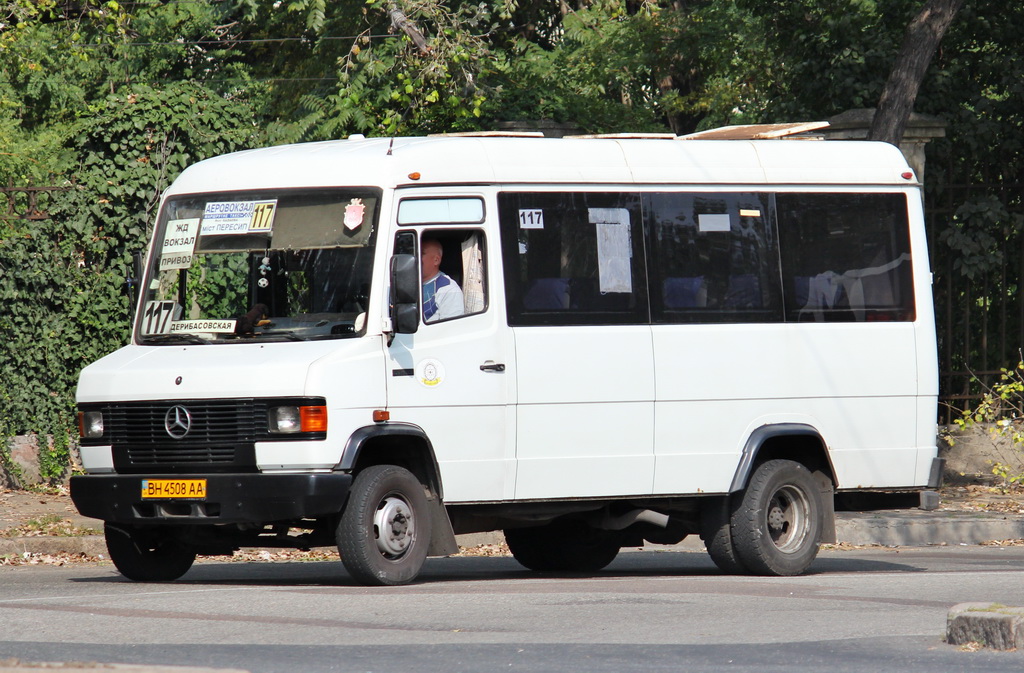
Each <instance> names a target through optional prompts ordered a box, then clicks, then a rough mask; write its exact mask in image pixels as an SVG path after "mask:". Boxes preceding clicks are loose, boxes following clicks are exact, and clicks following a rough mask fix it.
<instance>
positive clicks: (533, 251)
mask: <svg viewBox="0 0 1024 673" xmlns="http://www.w3.org/2000/svg"><path fill="white" fill-rule="evenodd" d="M498 206H499V217H500V220H501V244H502V256H503V262H504V271H505V290H506V293H507V301H506V305H507V307H508V321H509V324H510V325H513V326H520V325H617V324H646V323H647V322H648V321H649V313H648V307H647V285H646V269H645V263H644V245H643V233H642V223H641V218H640V195H639V194H616V193H608V192H504V193H502V194H499V195H498Z"/></svg>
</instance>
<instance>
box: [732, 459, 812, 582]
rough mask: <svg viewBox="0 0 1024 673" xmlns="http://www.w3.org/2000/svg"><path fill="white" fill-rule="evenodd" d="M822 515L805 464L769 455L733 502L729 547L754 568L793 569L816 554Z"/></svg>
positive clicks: (791, 572) (758, 571) (774, 572)
mask: <svg viewBox="0 0 1024 673" xmlns="http://www.w3.org/2000/svg"><path fill="white" fill-rule="evenodd" d="M821 515H822V507H821V496H820V495H819V487H818V485H817V483H816V482H815V481H814V477H813V476H812V475H811V473H810V472H809V471H808V470H807V468H806V467H804V466H803V465H801V464H800V463H796V462H793V461H791V460H769V461H768V462H766V463H764V464H762V465H761V466H759V467H758V468H757V469H756V470H755V471H754V474H753V476H752V477H751V478H750V483H749V485H748V486H747V488H746V490H745V491H744V492H743V497H742V499H741V500H740V501H739V502H738V503H736V506H735V507H733V512H732V520H731V523H732V525H731V534H732V543H733V548H734V549H735V551H736V555H737V557H738V559H739V560H740V562H741V563H742V564H743V565H744V566H746V568H747V569H748V570H750V571H751V572H753V573H755V574H758V575H798V574H800V573H802V572H804V571H805V570H807V568H808V566H810V564H811V562H812V561H813V560H814V558H815V557H816V556H817V555H818V545H819V542H820V540H821Z"/></svg>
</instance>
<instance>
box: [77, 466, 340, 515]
mask: <svg viewBox="0 0 1024 673" xmlns="http://www.w3.org/2000/svg"><path fill="white" fill-rule="evenodd" d="M144 479H150V480H152V479H205V480H206V497H205V498H201V499H191V500H190V499H178V498H165V499H149V498H143V497H142V481H143V480H144ZM351 485H352V475H351V474H347V473H343V472H330V473H318V474H256V473H245V474H166V475H162V474H147V475H122V474H111V475H108V474H87V475H80V476H75V477H72V478H71V499H72V501H74V503H75V507H77V508H78V511H79V512H80V513H81V514H82V516H87V517H91V518H94V519H102V520H103V521H110V522H118V523H134V524H224V523H251V524H266V523H272V522H277V521H281V522H285V521H296V520H299V519H316V518H320V517H325V516H331V515H334V514H338V513H339V512H341V509H342V507H343V506H344V505H345V500H346V498H347V497H348V491H349V487H350V486H351Z"/></svg>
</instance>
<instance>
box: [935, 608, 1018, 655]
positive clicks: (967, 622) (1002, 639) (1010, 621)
mask: <svg viewBox="0 0 1024 673" xmlns="http://www.w3.org/2000/svg"><path fill="white" fill-rule="evenodd" d="M946 642H947V643H949V644H950V645H966V644H968V643H979V644H981V645H984V646H985V647H990V648H992V649H996V650H1015V649H1024V608H1009V607H1006V606H1004V605H999V604H998V603H960V604H958V605H954V606H953V607H952V608H951V609H950V611H949V615H948V616H947V617H946Z"/></svg>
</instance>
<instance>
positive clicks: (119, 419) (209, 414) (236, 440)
mask: <svg viewBox="0 0 1024 673" xmlns="http://www.w3.org/2000/svg"><path fill="white" fill-rule="evenodd" d="M103 406H104V407H105V409H104V411H105V414H104V416H105V418H106V419H107V423H108V428H107V436H108V437H109V441H110V443H111V445H112V446H113V453H114V469H115V470H117V471H118V472H121V473H143V472H156V471H158V472H161V473H183V472H193V471H202V472H229V471H231V472H235V471H239V472H248V471H255V470H256V452H255V447H254V442H255V441H256V440H257V438H263V437H265V436H266V435H267V434H268V433H267V404H266V401H265V400H254V399H232V400H164V401H154V402H118V403H111V404H108V405H103ZM175 407H180V408H181V409H182V410H185V411H187V412H188V417H189V420H190V427H189V429H188V432H187V433H185V434H184V436H182V437H181V438H180V439H175V438H174V437H172V436H171V435H170V434H169V433H168V431H167V427H166V419H167V417H168V412H170V413H171V414H172V417H173V414H174V411H173V409H174V408H175ZM181 416H182V417H184V413H182V414H181ZM176 431H177V432H178V433H179V434H180V433H181V431H182V428H180V427H179V428H176Z"/></svg>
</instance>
